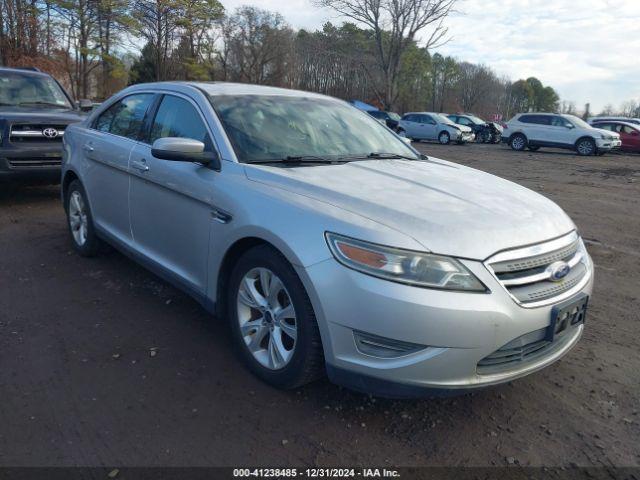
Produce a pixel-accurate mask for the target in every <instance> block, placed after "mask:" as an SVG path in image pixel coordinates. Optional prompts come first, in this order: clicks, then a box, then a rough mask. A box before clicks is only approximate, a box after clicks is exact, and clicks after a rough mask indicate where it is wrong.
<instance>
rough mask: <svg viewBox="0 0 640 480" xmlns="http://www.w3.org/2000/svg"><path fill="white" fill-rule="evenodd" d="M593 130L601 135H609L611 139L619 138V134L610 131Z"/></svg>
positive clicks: (602, 129)
mask: <svg viewBox="0 0 640 480" xmlns="http://www.w3.org/2000/svg"><path fill="white" fill-rule="evenodd" d="M594 130H596V131H597V132H598V133H601V134H603V135H609V136H612V137H613V138H620V134H619V133H617V132H612V131H611V130H605V129H604V128H595V127H594Z"/></svg>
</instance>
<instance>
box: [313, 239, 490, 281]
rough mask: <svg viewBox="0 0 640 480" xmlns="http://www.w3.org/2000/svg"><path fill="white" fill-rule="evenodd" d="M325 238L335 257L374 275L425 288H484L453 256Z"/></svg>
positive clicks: (359, 241) (343, 262) (345, 263)
mask: <svg viewBox="0 0 640 480" xmlns="http://www.w3.org/2000/svg"><path fill="white" fill-rule="evenodd" d="M326 238H327V243H328V244H329V248H330V249H331V253H333V256H334V257H335V258H336V260H338V261H339V262H340V263H342V264H343V265H345V266H347V267H349V268H353V269H354V270H357V271H359V272H362V273H366V274H368V275H373V276H374V277H379V278H384V279H385V280H391V281H393V282H399V283H406V284H409V285H415V286H418V287H425V288H438V289H444V290H462V291H467V292H486V291H487V288H486V287H485V286H484V285H483V284H482V282H480V280H478V279H477V278H476V276H475V275H474V274H473V273H471V272H470V271H469V270H468V269H467V268H466V267H465V266H464V265H463V264H462V263H460V262H459V261H458V260H456V259H455V258H451V257H444V256H442V255H433V254H430V253H421V252H413V251H411V250H401V249H398V248H392V247H385V246H383V245H377V244H374V243H369V242H364V241H362V240H356V239H353V238H349V237H343V236H341V235H337V234H335V233H329V232H327V233H326Z"/></svg>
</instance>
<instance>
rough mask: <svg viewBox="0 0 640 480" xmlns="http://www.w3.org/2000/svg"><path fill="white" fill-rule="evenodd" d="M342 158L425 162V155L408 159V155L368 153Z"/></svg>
mask: <svg viewBox="0 0 640 480" xmlns="http://www.w3.org/2000/svg"><path fill="white" fill-rule="evenodd" d="M342 158H349V159H354V158H362V159H367V158H375V159H377V160H395V159H402V160H425V159H426V158H427V157H426V155H419V156H418V157H410V156H408V155H402V154H400V153H392V152H371V153H369V154H367V155H353V156H350V157H342Z"/></svg>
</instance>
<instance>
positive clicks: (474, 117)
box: [467, 115, 487, 125]
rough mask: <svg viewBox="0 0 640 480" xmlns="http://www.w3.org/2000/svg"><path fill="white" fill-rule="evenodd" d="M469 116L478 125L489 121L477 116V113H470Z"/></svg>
mask: <svg viewBox="0 0 640 480" xmlns="http://www.w3.org/2000/svg"><path fill="white" fill-rule="evenodd" d="M467 118H468V119H469V120H471V121H472V122H473V123H475V124H476V125H480V124H483V123H487V122H485V121H484V120H482V119H481V118H478V117H476V116H475V115H469V116H468V117H467Z"/></svg>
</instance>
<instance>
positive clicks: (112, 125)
mask: <svg viewBox="0 0 640 480" xmlns="http://www.w3.org/2000/svg"><path fill="white" fill-rule="evenodd" d="M152 99H153V94H152V93H139V94H135V95H129V96H128V97H126V98H123V99H122V100H120V101H118V102H116V103H115V104H114V105H112V106H111V107H109V109H107V110H106V111H105V112H104V113H102V114H101V115H100V116H99V117H98V119H97V120H96V122H95V125H94V127H95V129H96V130H99V131H101V132H108V133H111V134H113V135H118V136H120V137H126V138H130V139H131V140H138V139H139V138H140V133H141V131H142V125H143V123H144V117H145V115H146V113H147V110H148V109H149V105H151V101H152Z"/></svg>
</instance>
